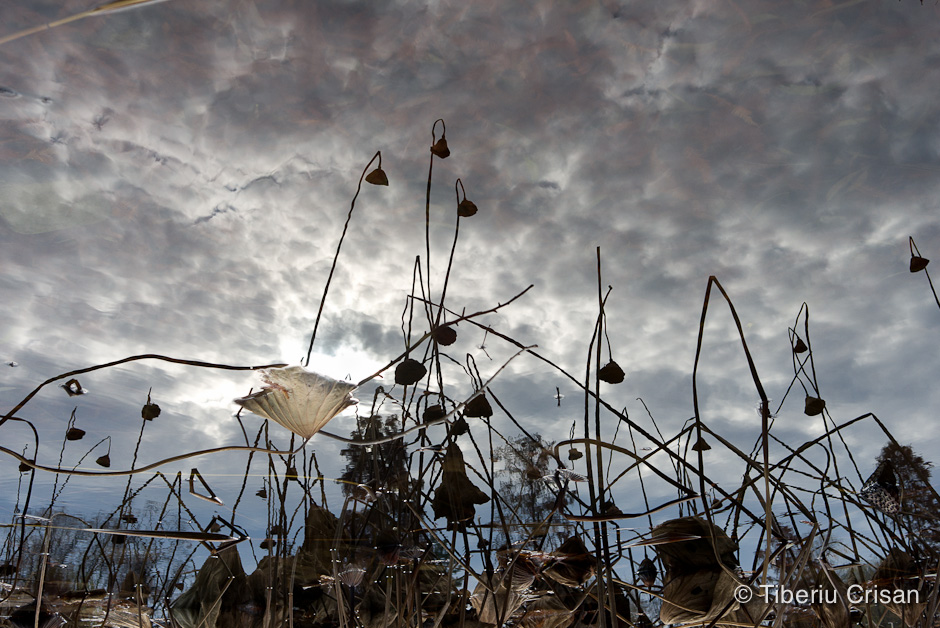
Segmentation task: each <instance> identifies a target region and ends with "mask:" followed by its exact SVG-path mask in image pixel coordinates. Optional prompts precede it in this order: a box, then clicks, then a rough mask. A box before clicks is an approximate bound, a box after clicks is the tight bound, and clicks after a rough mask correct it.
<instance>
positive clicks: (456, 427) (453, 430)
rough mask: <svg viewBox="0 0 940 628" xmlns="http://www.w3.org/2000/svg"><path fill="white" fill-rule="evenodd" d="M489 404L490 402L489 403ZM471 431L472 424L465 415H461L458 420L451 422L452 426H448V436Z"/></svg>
mask: <svg viewBox="0 0 940 628" xmlns="http://www.w3.org/2000/svg"><path fill="white" fill-rule="evenodd" d="M487 405H489V404H487ZM469 431H470V424H469V423H467V420H466V419H465V418H463V417H460V418H459V419H457V420H456V421H454V422H453V423H451V424H450V427H449V428H447V435H448V436H461V435H463V434H466V433H467V432H469Z"/></svg>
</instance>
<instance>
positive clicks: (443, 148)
mask: <svg viewBox="0 0 940 628" xmlns="http://www.w3.org/2000/svg"><path fill="white" fill-rule="evenodd" d="M431 153H432V154H434V156H435V157H440V158H441V159H447V158H448V157H449V156H450V149H449V148H447V140H446V139H444V138H443V137H441V139H439V140H437V142H436V143H435V144H434V146H432V147H431Z"/></svg>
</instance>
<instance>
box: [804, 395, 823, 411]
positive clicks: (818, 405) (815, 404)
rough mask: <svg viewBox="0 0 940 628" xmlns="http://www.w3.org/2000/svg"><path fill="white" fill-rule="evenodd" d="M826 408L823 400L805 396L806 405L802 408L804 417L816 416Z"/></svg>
mask: <svg viewBox="0 0 940 628" xmlns="http://www.w3.org/2000/svg"><path fill="white" fill-rule="evenodd" d="M825 407H826V401H825V399H820V398H819V397H810V396H809V395H807V396H806V404H805V405H804V407H803V413H804V414H806V416H816V415H817V414H820V413H821V412H822V411H823V410H824V409H825Z"/></svg>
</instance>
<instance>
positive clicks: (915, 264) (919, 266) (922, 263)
mask: <svg viewBox="0 0 940 628" xmlns="http://www.w3.org/2000/svg"><path fill="white" fill-rule="evenodd" d="M929 263H930V260H929V259H927V258H926V257H920V256H919V255H914V256H912V257H911V272H912V273H916V272H920V271H922V270H924V269H925V268H927V264H929Z"/></svg>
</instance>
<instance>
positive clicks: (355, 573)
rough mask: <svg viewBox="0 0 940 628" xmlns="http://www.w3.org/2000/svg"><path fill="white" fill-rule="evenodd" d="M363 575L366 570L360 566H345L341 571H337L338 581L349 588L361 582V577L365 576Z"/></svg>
mask: <svg viewBox="0 0 940 628" xmlns="http://www.w3.org/2000/svg"><path fill="white" fill-rule="evenodd" d="M365 575H366V570H365V569H363V568H362V567H357V566H352V567H347V568H346V569H344V570H343V571H341V572H339V581H340V582H342V583H343V584H345V585H346V586H347V587H349V588H350V589H354V588H356V587H358V586H359V585H360V584H362V579H363V577H365Z"/></svg>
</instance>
